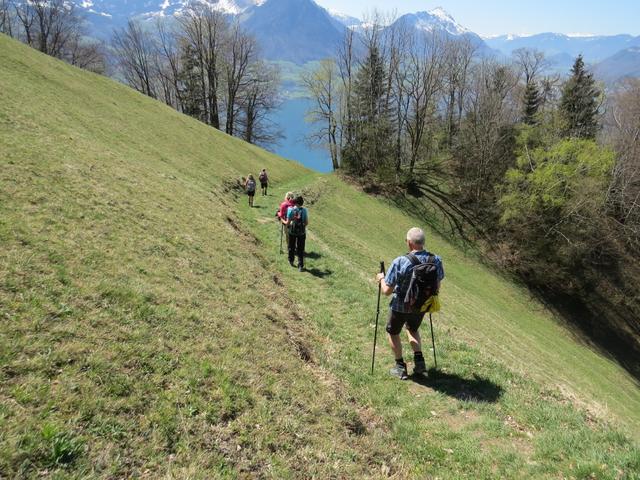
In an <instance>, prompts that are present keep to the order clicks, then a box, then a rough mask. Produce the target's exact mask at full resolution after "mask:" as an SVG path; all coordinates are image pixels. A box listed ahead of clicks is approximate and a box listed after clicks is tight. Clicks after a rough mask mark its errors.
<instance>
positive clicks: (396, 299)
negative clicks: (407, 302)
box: [384, 250, 444, 313]
mask: <svg viewBox="0 0 640 480" xmlns="http://www.w3.org/2000/svg"><path fill="white" fill-rule="evenodd" d="M413 253H414V255H415V256H416V257H418V258H419V259H420V261H421V262H423V263H424V262H426V261H427V258H428V257H429V255H431V253H429V252H427V251H425V250H422V251H420V252H413ZM435 257H436V264H437V265H438V280H442V279H443V278H444V268H443V267H442V259H441V258H440V257H439V256H438V255H435ZM411 272H413V263H411V260H409V259H408V258H407V257H406V256H404V255H403V256H402V257H398V258H396V259H395V260H394V261H393V263H392V264H391V267H389V270H387V275H386V276H385V277H384V282H385V283H386V284H387V285H389V286H393V296H392V297H391V302H390V303H389V307H390V308H391V310H393V311H394V312H401V313H408V312H407V311H406V310H405V308H404V296H405V294H406V293H407V288H408V287H409V281H410V280H411Z"/></svg>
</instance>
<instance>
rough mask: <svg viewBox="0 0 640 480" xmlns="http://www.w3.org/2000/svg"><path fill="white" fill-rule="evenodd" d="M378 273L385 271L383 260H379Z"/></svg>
mask: <svg viewBox="0 0 640 480" xmlns="http://www.w3.org/2000/svg"><path fill="white" fill-rule="evenodd" d="M380 273H386V272H385V270H384V262H380Z"/></svg>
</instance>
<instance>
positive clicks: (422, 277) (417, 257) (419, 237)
mask: <svg viewBox="0 0 640 480" xmlns="http://www.w3.org/2000/svg"><path fill="white" fill-rule="evenodd" d="M406 241H407V246H408V247H409V252H410V253H409V254H407V255H403V256H401V257H398V258H396V259H395V260H394V261H393V263H392V264H391V267H390V268H389V271H388V272H387V274H386V276H385V275H384V274H383V273H379V274H378V275H377V276H376V280H377V281H378V282H379V283H380V286H381V288H382V293H384V294H385V295H391V294H393V297H392V299H391V302H390V304H389V320H388V322H387V328H386V330H387V333H388V334H389V343H390V344H391V349H392V350H393V353H394V355H395V359H396V363H395V366H394V367H393V368H392V369H391V370H390V371H389V373H390V374H391V375H393V376H395V377H398V378H400V379H401V380H406V379H407V378H408V374H407V364H406V363H405V362H404V360H403V358H402V341H401V340H400V331H401V330H402V327H403V325H405V324H406V326H407V336H408V338H409V343H410V344H411V348H412V349H413V361H414V370H413V373H414V374H417V375H419V374H424V373H426V371H427V368H426V364H425V361H424V357H423V355H422V344H421V339H420V333H419V332H418V329H419V328H420V324H421V323H422V319H423V318H424V316H425V314H426V313H427V311H429V310H430V308H432V307H433V303H434V302H435V301H437V297H436V295H437V293H438V289H439V287H440V282H441V281H442V279H443V278H444V269H443V267H442V260H441V259H440V257H439V256H437V255H434V254H432V253H429V252H427V251H426V250H425V249H424V243H425V235H424V231H422V229H420V228H412V229H411V230H409V231H408V232H407V239H406ZM421 265H424V267H422V266H421ZM416 268H419V269H417V270H416V272H415V274H416V275H414V269H416ZM412 277H413V281H412ZM408 292H409V293H408Z"/></svg>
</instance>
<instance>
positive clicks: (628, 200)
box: [607, 79, 640, 251]
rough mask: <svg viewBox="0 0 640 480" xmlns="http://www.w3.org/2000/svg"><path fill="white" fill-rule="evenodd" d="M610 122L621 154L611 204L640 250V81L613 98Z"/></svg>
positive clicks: (626, 85) (627, 85)
mask: <svg viewBox="0 0 640 480" xmlns="http://www.w3.org/2000/svg"><path fill="white" fill-rule="evenodd" d="M607 123H608V127H609V129H610V131H611V137H612V140H613V145H614V148H615V149H616V153H617V161H616V166H615V169H614V171H613V179H612V185H611V188H610V193H609V203H610V205H611V208H612V210H613V211H614V216H615V218H616V219H617V220H618V221H619V222H620V224H621V225H622V226H623V228H624V230H625V231H626V235H625V236H626V237H627V239H628V240H629V242H630V243H631V244H632V245H633V248H635V249H636V251H637V250H638V249H640V80H638V79H628V80H626V81H625V82H624V84H623V85H622V86H621V88H620V90H619V91H618V92H616V93H615V94H614V95H613V98H612V99H611V108H610V109H609V118H608V122H607Z"/></svg>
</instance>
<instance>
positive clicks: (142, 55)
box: [112, 19, 157, 98]
mask: <svg viewBox="0 0 640 480" xmlns="http://www.w3.org/2000/svg"><path fill="white" fill-rule="evenodd" d="M112 46H113V51H114V52H115V55H116V60H117V63H118V66H119V68H120V72H121V73H122V75H123V76H124V79H125V80H126V82H127V83H128V84H129V85H131V86H132V87H133V88H135V89H136V90H138V91H139V92H141V93H144V94H145V95H148V96H150V97H152V98H157V95H156V85H155V81H154V67H155V65H156V64H157V58H156V57H157V55H156V52H157V48H156V45H155V40H154V38H153V36H152V35H151V34H150V33H149V32H148V31H146V30H145V29H144V28H143V27H142V25H141V24H140V22H138V21H137V20H131V19H130V20H129V21H128V22H127V26H126V27H123V28H122V29H117V30H115V31H114V33H113V40H112Z"/></svg>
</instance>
